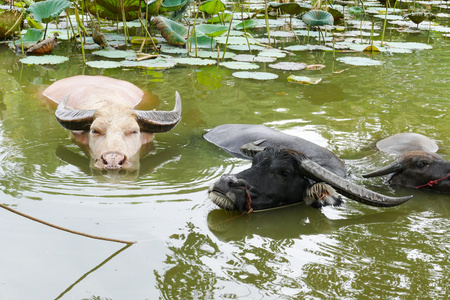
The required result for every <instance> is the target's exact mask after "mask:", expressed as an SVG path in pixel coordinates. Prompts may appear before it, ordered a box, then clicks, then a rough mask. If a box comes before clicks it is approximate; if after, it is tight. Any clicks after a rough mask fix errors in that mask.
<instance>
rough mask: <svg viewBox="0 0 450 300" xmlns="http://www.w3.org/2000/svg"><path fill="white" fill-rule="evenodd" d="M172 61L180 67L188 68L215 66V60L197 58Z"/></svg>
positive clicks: (182, 58)
mask: <svg viewBox="0 0 450 300" xmlns="http://www.w3.org/2000/svg"><path fill="white" fill-rule="evenodd" d="M173 61H174V62H176V63H177V64H180V65H190V66H209V65H214V64H216V61H215V60H212V59H204V58H198V57H181V58H174V59H173Z"/></svg>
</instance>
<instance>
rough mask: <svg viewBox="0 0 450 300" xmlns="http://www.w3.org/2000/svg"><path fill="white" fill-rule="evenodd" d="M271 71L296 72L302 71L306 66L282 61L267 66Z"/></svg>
mask: <svg viewBox="0 0 450 300" xmlns="http://www.w3.org/2000/svg"><path fill="white" fill-rule="evenodd" d="M269 67H271V68H272V69H278V70H290V71H294V70H296V71H298V70H304V69H305V68H306V64H304V63H296V62H289V61H283V62H279V63H276V64H271V65H269Z"/></svg>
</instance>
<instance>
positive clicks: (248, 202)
mask: <svg viewBox="0 0 450 300" xmlns="http://www.w3.org/2000/svg"><path fill="white" fill-rule="evenodd" d="M244 190H245V194H246V196H247V197H246V200H245V209H246V210H247V213H251V212H253V208H252V197H251V196H250V193H249V192H248V190H247V188H245V187H244Z"/></svg>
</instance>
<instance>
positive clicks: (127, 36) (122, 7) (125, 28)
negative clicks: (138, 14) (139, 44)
mask: <svg viewBox="0 0 450 300" xmlns="http://www.w3.org/2000/svg"><path fill="white" fill-rule="evenodd" d="M120 10H121V11H122V21H123V34H124V35H125V43H126V44H128V38H129V35H128V27H127V19H126V18H125V7H124V5H123V0H120Z"/></svg>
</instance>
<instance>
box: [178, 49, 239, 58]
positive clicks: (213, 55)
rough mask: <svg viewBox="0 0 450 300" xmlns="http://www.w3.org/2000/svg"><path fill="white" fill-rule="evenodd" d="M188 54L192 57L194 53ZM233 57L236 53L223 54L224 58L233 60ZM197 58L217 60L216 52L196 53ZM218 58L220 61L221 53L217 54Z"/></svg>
mask: <svg viewBox="0 0 450 300" xmlns="http://www.w3.org/2000/svg"><path fill="white" fill-rule="evenodd" d="M185 52H186V51H185ZM189 54H190V55H191V56H194V55H195V52H194V51H191V52H190V53H189ZM235 56H236V53H233V52H229V51H227V52H225V57H224V58H233V57H235ZM197 57H201V58H217V52H215V51H197ZM219 57H220V58H221V59H222V57H223V52H220V53H219Z"/></svg>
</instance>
